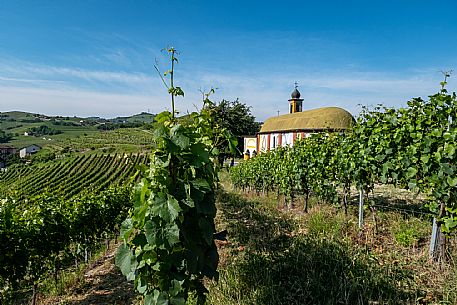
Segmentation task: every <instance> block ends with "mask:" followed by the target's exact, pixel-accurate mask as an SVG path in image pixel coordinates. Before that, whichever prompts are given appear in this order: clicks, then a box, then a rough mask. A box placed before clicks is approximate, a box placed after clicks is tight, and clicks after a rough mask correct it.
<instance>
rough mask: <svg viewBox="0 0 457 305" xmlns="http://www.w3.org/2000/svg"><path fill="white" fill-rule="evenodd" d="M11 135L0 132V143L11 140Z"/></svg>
mask: <svg viewBox="0 0 457 305" xmlns="http://www.w3.org/2000/svg"><path fill="white" fill-rule="evenodd" d="M11 138H12V135H11V134H10V133H6V132H4V131H3V130H0V143H6V142H8V141H9V140H11Z"/></svg>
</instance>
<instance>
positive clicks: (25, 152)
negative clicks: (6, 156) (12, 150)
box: [19, 144, 41, 158]
mask: <svg viewBox="0 0 457 305" xmlns="http://www.w3.org/2000/svg"><path fill="white" fill-rule="evenodd" d="M40 150H41V147H40V146H38V145H35V144H32V145H29V146H27V147H24V148H22V149H21V150H20V151H19V157H21V158H25V157H28V156H31V155H33V154H34V153H37V152H38V151H40Z"/></svg>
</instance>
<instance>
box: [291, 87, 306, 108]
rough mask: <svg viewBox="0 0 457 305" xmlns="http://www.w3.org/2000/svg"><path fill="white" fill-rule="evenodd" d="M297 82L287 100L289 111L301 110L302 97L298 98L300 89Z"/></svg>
mask: <svg viewBox="0 0 457 305" xmlns="http://www.w3.org/2000/svg"><path fill="white" fill-rule="evenodd" d="M297 87H298V84H297V82H295V89H294V91H293V92H292V94H291V99H290V100H289V113H296V112H302V110H303V105H302V102H303V99H302V98H300V91H298V89H297Z"/></svg>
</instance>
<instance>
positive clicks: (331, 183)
mask: <svg viewBox="0 0 457 305" xmlns="http://www.w3.org/2000/svg"><path fill="white" fill-rule="evenodd" d="M444 85H445V82H443V83H442V86H443V87H442V89H441V92H440V93H438V94H435V95H433V96H430V99H429V101H424V100H422V99H420V98H417V99H413V100H411V101H410V102H408V107H407V108H400V109H389V108H382V107H378V108H376V109H374V110H373V111H369V110H367V109H365V110H364V111H363V112H362V113H361V115H360V116H359V118H358V121H357V123H356V125H355V126H354V128H353V130H352V132H349V133H335V134H315V135H312V136H311V137H308V138H305V139H303V140H301V141H299V142H297V143H296V144H295V145H294V146H293V147H283V148H280V149H277V150H274V151H271V152H268V153H264V154H260V155H259V156H257V157H255V158H253V159H252V160H249V161H247V162H244V163H242V164H240V165H239V166H237V167H234V168H233V169H232V171H231V177H232V181H233V183H234V185H235V186H236V187H237V188H239V189H243V190H250V191H254V192H256V193H264V194H266V193H269V192H274V193H277V194H280V195H283V196H284V198H285V200H286V202H288V203H291V202H293V201H294V199H295V198H303V209H304V211H307V209H308V200H309V197H310V195H312V196H314V197H315V198H317V199H318V200H319V201H322V202H330V203H334V204H339V205H340V206H342V207H344V209H345V211H346V213H347V207H348V198H349V197H350V194H351V193H350V192H351V187H356V188H357V189H358V190H360V191H361V192H363V193H364V194H365V197H366V204H367V205H368V207H369V206H370V204H372V202H371V201H370V198H369V197H368V195H369V194H370V193H371V192H372V191H373V189H374V186H375V185H379V184H390V185H393V186H395V187H397V188H401V189H407V190H410V191H412V192H415V193H416V194H421V195H423V196H424V197H425V198H426V199H427V200H426V201H425V206H426V207H427V208H428V209H429V210H430V213H431V214H433V215H434V216H435V217H436V218H437V220H438V222H437V224H438V226H439V227H441V230H442V231H443V232H445V233H451V232H453V231H455V229H456V228H457V201H456V199H457V177H456V174H457V162H456V161H457V153H456V147H455V143H456V138H457V128H456V127H457V121H456V118H457V101H456V95H455V94H453V95H449V94H447V92H446V89H444ZM442 238H444V236H443V237H442ZM441 244H442V245H443V244H444V242H442V243H441ZM435 255H438V256H440V257H441V258H443V257H444V256H445V255H446V254H445V253H444V249H441V251H439V252H438V251H437V252H436V254H435Z"/></svg>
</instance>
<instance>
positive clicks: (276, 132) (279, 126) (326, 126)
mask: <svg viewBox="0 0 457 305" xmlns="http://www.w3.org/2000/svg"><path fill="white" fill-rule="evenodd" d="M353 123H354V118H353V117H352V115H351V114H350V113H349V112H348V111H346V110H344V109H342V108H339V107H324V108H317V109H312V110H306V111H303V99H302V98H300V92H299V91H298V89H297V85H295V90H294V91H293V92H292V94H291V99H289V113H288V114H284V115H278V116H275V117H271V118H268V119H267V120H266V121H265V122H264V123H263V125H262V128H261V129H260V131H259V132H258V133H257V135H256V136H253V137H246V138H245V139H244V142H245V150H244V151H245V152H249V154H250V155H251V156H252V154H253V147H256V152H266V151H269V150H272V149H275V148H277V147H281V146H287V145H291V146H293V145H294V142H295V141H297V140H298V139H301V138H304V137H308V136H309V135H311V134H312V133H317V132H335V131H336V132H338V131H344V130H346V129H349V128H351V126H352V125H353Z"/></svg>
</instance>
